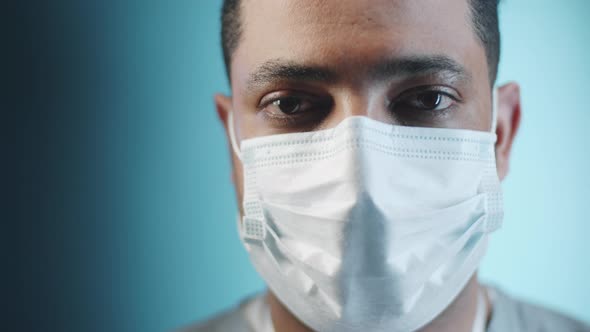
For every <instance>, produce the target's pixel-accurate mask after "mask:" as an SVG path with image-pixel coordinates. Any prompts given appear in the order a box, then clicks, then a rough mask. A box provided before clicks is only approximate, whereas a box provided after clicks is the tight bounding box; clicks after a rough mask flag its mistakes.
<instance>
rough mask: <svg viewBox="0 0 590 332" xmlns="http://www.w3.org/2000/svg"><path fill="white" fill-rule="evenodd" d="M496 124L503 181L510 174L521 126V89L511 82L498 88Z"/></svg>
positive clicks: (500, 176) (501, 178) (498, 162)
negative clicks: (512, 157) (514, 144)
mask: <svg viewBox="0 0 590 332" xmlns="http://www.w3.org/2000/svg"><path fill="white" fill-rule="evenodd" d="M497 93H498V96H497V98H498V99H497V112H498V113H497V123H496V136H497V141H496V165H497V168H498V176H499V178H500V180H503V179H504V178H505V177H506V175H507V174H508V169H509V164H510V162H509V161H510V151H511V149H512V144H513V142H514V138H515V136H516V133H517V131H518V127H519V125H520V116H521V110H520V106H521V104H520V87H519V85H518V83H516V82H510V83H506V84H504V85H502V86H501V87H499V88H498V92H497Z"/></svg>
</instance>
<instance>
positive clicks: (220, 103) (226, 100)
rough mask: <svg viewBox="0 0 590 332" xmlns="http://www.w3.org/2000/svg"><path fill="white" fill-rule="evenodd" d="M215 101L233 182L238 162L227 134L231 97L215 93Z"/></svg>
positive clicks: (234, 181)
mask: <svg viewBox="0 0 590 332" xmlns="http://www.w3.org/2000/svg"><path fill="white" fill-rule="evenodd" d="M213 99H214V101H215V109H216V110H217V117H218V118H219V120H220V121H221V124H222V125H223V128H224V129H225V138H226V142H227V148H228V151H229V152H230V159H231V161H232V173H231V181H232V182H233V183H234V184H235V183H236V176H237V175H236V174H235V170H236V167H235V166H236V163H237V162H238V160H237V156H236V155H235V153H233V148H232V146H231V142H230V135H229V122H228V121H229V119H230V117H229V112H232V99H231V97H229V96H226V95H222V94H220V93H218V94H215V96H214V97H213Z"/></svg>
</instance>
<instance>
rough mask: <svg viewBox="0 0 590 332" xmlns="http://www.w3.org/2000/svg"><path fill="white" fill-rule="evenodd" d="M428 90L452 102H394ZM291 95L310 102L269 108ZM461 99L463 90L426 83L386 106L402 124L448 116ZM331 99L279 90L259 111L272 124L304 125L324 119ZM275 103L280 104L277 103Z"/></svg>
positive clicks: (263, 101)
mask: <svg viewBox="0 0 590 332" xmlns="http://www.w3.org/2000/svg"><path fill="white" fill-rule="evenodd" d="M429 92H431V93H437V94H440V95H441V96H442V97H446V98H449V99H451V100H452V104H451V105H450V106H448V107H446V108H444V109H420V110H417V109H416V108H413V109H412V107H410V108H408V109H403V104H402V107H399V108H398V109H395V106H396V105H399V104H400V101H403V100H404V99H408V98H410V97H413V96H417V95H419V94H421V93H422V94H424V93H429ZM288 98H292V99H296V100H299V101H300V103H301V104H305V103H308V104H309V105H310V106H308V107H307V109H305V110H302V111H295V112H293V113H291V114H287V113H284V112H282V111H281V110H278V111H276V112H274V113H273V112H272V111H270V110H268V108H269V106H273V104H275V103H276V102H280V101H281V100H283V101H284V100H286V99H288ZM461 102H462V99H461V96H460V94H459V93H458V92H457V91H456V90H455V89H453V88H450V87H448V86H444V85H423V86H417V87H413V88H411V89H408V90H405V91H403V92H402V93H400V94H398V95H397V96H395V97H394V98H391V99H389V100H388V101H387V103H386V107H387V109H388V110H389V112H391V113H392V115H394V116H396V117H397V118H398V120H399V121H400V122H401V123H402V124H405V123H412V122H417V121H418V122H419V121H428V120H431V121H432V120H434V118H442V117H445V116H446V115H448V114H449V113H450V112H451V111H452V110H453V109H455V108H456V107H457V105H456V104H458V103H461ZM332 103H333V101H332V99H331V98H330V97H328V96H317V95H312V94H310V93H307V92H298V91H280V92H274V93H270V94H268V95H266V96H264V97H263V98H262V99H261V100H260V103H259V105H258V111H259V114H261V116H262V117H263V118H264V120H265V121H268V122H270V123H273V125H276V126H280V127H303V126H307V125H310V124H314V123H315V124H318V123H319V122H321V119H323V118H324V117H325V116H326V115H327V114H329V111H330V110H331V109H332ZM275 107H277V108H279V106H278V105H276V106H275Z"/></svg>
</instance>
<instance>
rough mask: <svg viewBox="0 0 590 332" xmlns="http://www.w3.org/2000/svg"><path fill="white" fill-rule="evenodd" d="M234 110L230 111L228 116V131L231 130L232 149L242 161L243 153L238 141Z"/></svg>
mask: <svg viewBox="0 0 590 332" xmlns="http://www.w3.org/2000/svg"><path fill="white" fill-rule="evenodd" d="M233 113H234V112H233V111H230V112H229V115H228V117H227V122H228V124H227V126H228V131H229V140H230V144H231V147H232V150H234V153H235V154H236V156H238V159H240V161H242V153H241V152H240V148H239V147H238V143H237V141H236V133H235V130H234V116H233Z"/></svg>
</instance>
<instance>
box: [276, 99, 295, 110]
mask: <svg viewBox="0 0 590 332" xmlns="http://www.w3.org/2000/svg"><path fill="white" fill-rule="evenodd" d="M278 106H279V109H280V110H281V112H283V113H285V114H292V113H295V112H297V111H298V110H299V100H298V99H296V98H283V99H280V100H278Z"/></svg>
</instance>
